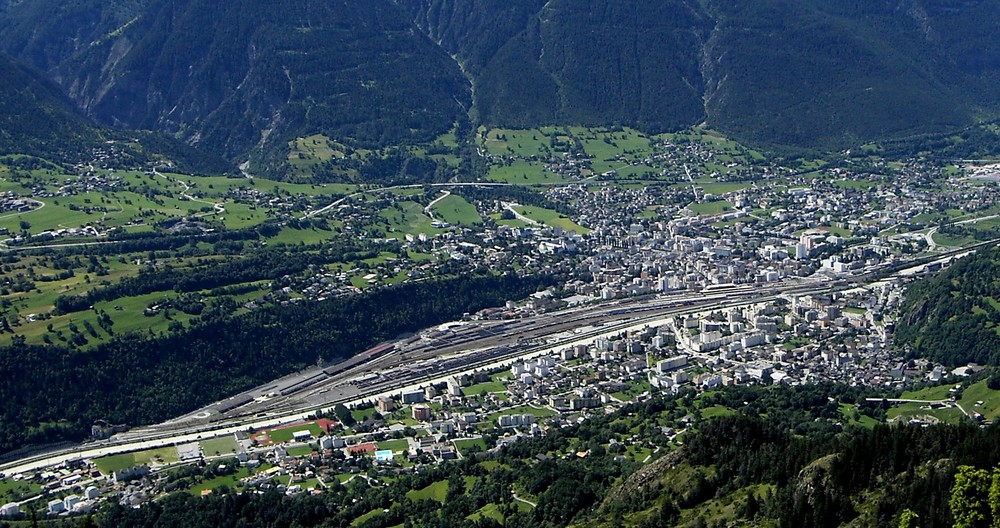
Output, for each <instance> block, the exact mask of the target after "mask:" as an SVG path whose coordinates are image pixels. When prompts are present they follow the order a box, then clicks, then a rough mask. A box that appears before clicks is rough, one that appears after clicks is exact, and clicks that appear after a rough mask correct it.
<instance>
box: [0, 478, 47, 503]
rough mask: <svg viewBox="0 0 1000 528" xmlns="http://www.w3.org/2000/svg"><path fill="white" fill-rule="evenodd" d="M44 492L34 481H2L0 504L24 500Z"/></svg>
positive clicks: (0, 481) (0, 484) (0, 483)
mask: <svg viewBox="0 0 1000 528" xmlns="http://www.w3.org/2000/svg"><path fill="white" fill-rule="evenodd" d="M41 492H42V486H41V485H39V484H37V483H35V482H34V481H24V480H22V481H19V482H14V481H13V480H11V479H0V504H7V503H8V502H15V501H20V500H24V499H26V498H28V497H33V496H35V495H38V494H39V493H41Z"/></svg>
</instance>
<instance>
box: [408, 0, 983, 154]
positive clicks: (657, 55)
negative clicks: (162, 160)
mask: <svg viewBox="0 0 1000 528" xmlns="http://www.w3.org/2000/svg"><path fill="white" fill-rule="evenodd" d="M400 1H401V2H403V3H404V4H406V5H407V7H408V9H409V10H410V11H411V12H412V13H414V16H415V18H416V20H417V22H418V24H420V25H421V27H422V28H424V29H425V31H427V33H428V34H429V35H431V36H432V37H433V38H435V39H436V40H438V41H440V42H441V45H442V46H444V47H445V48H446V49H448V50H449V51H450V52H452V53H453V54H455V55H456V56H457V57H458V59H459V60H460V61H462V62H463V64H464V65H465V66H466V70H467V71H469V72H470V73H471V74H472V75H473V76H474V79H475V80H474V84H475V90H476V107H477V109H478V110H479V111H480V117H481V119H482V120H483V121H484V122H487V123H493V124H504V125H537V124H545V123H551V122H572V123H597V122H599V123H626V124H631V125H634V126H639V127H641V128H643V129H645V130H647V131H657V130H663V129H667V128H672V127H676V126H682V125H692V124H696V123H698V122H700V121H701V120H706V121H707V123H708V124H709V125H710V126H712V127H715V128H718V129H720V130H723V131H725V132H728V133H730V134H732V135H734V136H736V137H739V138H741V139H744V140H750V141H753V142H755V143H758V144H771V145H776V146H781V145H785V146H804V147H826V148H830V147H838V148H839V147H844V146H851V145H855V144H857V143H859V142H864V141H868V140H873V139H883V138H887V137H894V136H905V135H912V134H922V133H929V132H933V131H941V130H948V129H954V128H958V127H961V126H964V125H967V124H969V123H971V122H972V120H973V117H984V116H985V117H995V116H996V115H998V114H997V112H998V110H1000V106H998V105H997V101H998V99H997V97H998V95H1000V90H997V88H996V86H997V85H996V83H995V82H994V81H995V79H996V77H997V74H998V71H1000V47H998V44H997V42H996V39H994V38H992V37H990V32H991V31H992V30H991V29H990V28H994V27H996V24H995V22H996V21H997V19H998V17H1000V7H998V6H997V5H996V4H992V3H989V2H985V1H981V0H964V1H948V0H903V1H899V0H874V1H870V0H865V1H849V2H829V1H825V0H805V1H792V0H768V1H765V2H739V1H736V0H702V1H696V0H660V1H658V2H640V1H638V0H635V1H631V0H626V1H619V2H610V1H607V0H589V1H586V2H579V1H573V0H551V1H549V2H546V3H544V4H542V3H541V2H532V1H529V0H522V1H520V2H513V3H504V5H505V8H502V9H505V10H506V11H505V12H507V13H514V14H515V15H516V16H510V17H508V19H506V20H509V22H505V23H503V24H498V25H493V26H491V25H490V24H489V23H486V22H484V21H483V20H482V13H486V12H490V10H491V9H492V10H494V12H499V11H500V10H501V8H499V7H497V6H496V4H499V3H498V2H488V1H485V0H400ZM540 4H541V5H540ZM532 9H536V11H535V12H534V13H533V14H527V13H528V12H530V11H531V10H532ZM515 20H516V21H520V20H524V25H523V28H522V29H521V30H520V31H515V29H514V28H513V27H512V26H511V24H513V23H514V22H513V21H515Z"/></svg>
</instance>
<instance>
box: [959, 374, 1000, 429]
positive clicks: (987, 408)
mask: <svg viewBox="0 0 1000 528" xmlns="http://www.w3.org/2000/svg"><path fill="white" fill-rule="evenodd" d="M980 401H981V402H983V403H982V405H980V404H979V403H978V402H980ZM959 403H961V404H962V407H963V408H964V409H965V410H966V411H968V412H970V413H972V412H978V413H980V414H982V415H983V418H985V419H986V420H992V421H996V420H997V419H1000V391H995V390H992V389H990V388H989V387H987V386H986V380H983V381H980V382H978V383H973V384H972V385H969V386H968V387H966V389H965V390H964V391H962V398H961V399H960V400H959Z"/></svg>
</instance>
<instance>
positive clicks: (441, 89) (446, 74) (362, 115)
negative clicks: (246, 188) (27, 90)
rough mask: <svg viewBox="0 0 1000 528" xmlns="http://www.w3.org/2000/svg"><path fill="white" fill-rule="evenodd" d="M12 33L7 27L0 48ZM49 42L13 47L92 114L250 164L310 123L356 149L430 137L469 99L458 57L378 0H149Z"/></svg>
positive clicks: (264, 159)
mask: <svg viewBox="0 0 1000 528" xmlns="http://www.w3.org/2000/svg"><path fill="white" fill-rule="evenodd" d="M27 3H30V2H27ZM15 11H16V9H14V8H11V9H9V10H8V14H7V16H8V17H13V16H14V12H15ZM70 18H71V17H70V16H67V17H66V20H63V21H62V22H60V23H54V24H51V25H50V27H61V26H63V25H65V24H71V23H72V22H71V20H70ZM94 18H95V19H96V18H98V17H96V16H95V17H94ZM82 22H83V23H85V24H87V23H92V22H93V21H82ZM17 40H18V38H17V35H16V34H13V33H11V32H10V31H3V35H2V41H3V42H4V45H5V47H6V48H7V49H12V48H15V47H16V41H17ZM15 51H16V50H15ZM58 51H59V53H55V54H53V55H54V56H53V58H52V59H49V58H48V56H47V55H46V56H45V58H42V57H38V56H36V55H35V54H32V53H28V52H24V53H23V54H22V56H23V57H24V58H26V59H29V60H34V61H36V64H38V65H39V66H41V67H47V68H48V69H49V71H50V72H51V73H52V75H53V76H54V77H55V78H56V79H58V80H59V81H60V82H61V84H62V85H63V87H64V88H65V89H66V90H67V92H68V93H69V94H70V96H71V97H72V98H73V99H74V100H75V101H76V102H77V103H78V104H79V105H80V106H81V107H83V108H84V109H85V110H86V111H87V112H88V113H90V114H91V115H93V116H94V117H96V118H97V119H98V120H100V121H102V122H105V123H109V124H114V125H116V126H119V127H123V128H152V129H156V130H161V131H165V132H168V133H171V134H175V135H177V136H178V137H181V138H183V139H185V140H186V141H188V142H190V143H192V144H196V145H199V146H203V147H205V148H208V149H211V150H214V151H218V152H222V153H224V154H225V155H226V156H227V157H229V158H230V159H243V157H244V156H246V155H247V153H248V152H250V151H254V153H255V154H256V156H257V159H256V161H258V162H259V165H258V166H260V165H264V166H266V165H268V164H271V163H275V162H280V161H281V159H282V156H283V155H284V154H285V152H284V151H283V149H284V146H285V144H286V143H287V141H288V140H289V139H292V138H294V137H296V136H299V135H304V134H306V133H315V132H321V133H324V134H326V135H328V136H333V137H338V138H356V139H357V140H358V141H359V142H361V143H363V144H366V145H383V144H390V143H406V142H412V141H420V140H427V139H430V138H433V137H435V136H436V135H438V134H441V133H443V132H447V131H448V130H449V129H450V128H451V127H452V125H453V123H454V122H455V121H456V120H459V119H461V118H462V117H463V116H464V115H465V113H466V107H467V106H469V105H470V104H471V101H470V100H469V87H468V82H467V81H466V79H465V78H464V77H463V75H462V73H461V71H460V70H459V68H458V66H457V65H456V64H455V63H454V61H452V60H451V58H450V57H449V56H448V55H447V53H445V52H444V51H443V50H441V49H440V48H439V47H437V46H436V45H434V43H433V42H431V40H430V39H429V38H427V37H426V36H424V35H422V34H420V32H419V31H417V30H416V28H415V26H414V25H413V24H412V22H411V21H410V19H409V17H408V15H407V14H406V13H405V12H404V11H403V10H401V9H399V8H398V7H397V6H396V5H394V4H393V3H391V2H389V1H387V0H376V1H372V2H347V1H340V2H293V1H288V0H283V1H278V2H267V3H266V4H262V3H260V2H257V1H253V0H241V1H236V2H225V3H220V2H213V1H208V0H152V1H150V2H149V4H148V6H146V7H145V9H144V10H143V11H142V13H141V15H139V16H138V17H137V18H135V19H132V20H131V21H130V22H129V23H127V24H125V25H124V26H122V27H120V28H119V29H117V30H115V31H112V32H110V33H107V34H105V35H103V36H101V37H99V38H97V39H95V40H93V41H92V42H91V44H90V45H89V46H86V47H84V48H81V49H69V47H68V46H64V47H61V48H60V49H59V50H58ZM268 156H271V157H270V158H269V157H268Z"/></svg>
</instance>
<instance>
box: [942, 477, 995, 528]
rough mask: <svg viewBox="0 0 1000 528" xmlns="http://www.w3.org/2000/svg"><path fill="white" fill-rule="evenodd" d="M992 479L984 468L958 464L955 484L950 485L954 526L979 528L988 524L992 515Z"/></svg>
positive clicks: (950, 501)
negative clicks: (990, 497) (990, 496)
mask: <svg viewBox="0 0 1000 528" xmlns="http://www.w3.org/2000/svg"><path fill="white" fill-rule="evenodd" d="M991 484H992V479H991V477H990V474H989V472H987V471H986V470H985V469H976V468H974V467H972V466H959V468H958V473H956V474H955V484H954V485H953V486H952V487H951V499H950V500H949V501H948V505H949V506H950V507H951V515H952V517H954V518H955V524H954V527H955V528H979V527H983V526H988V524H987V521H988V520H989V519H990V518H991V517H992V513H991V511H990V504H989V495H990V491H991V490H990V487H991Z"/></svg>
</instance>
